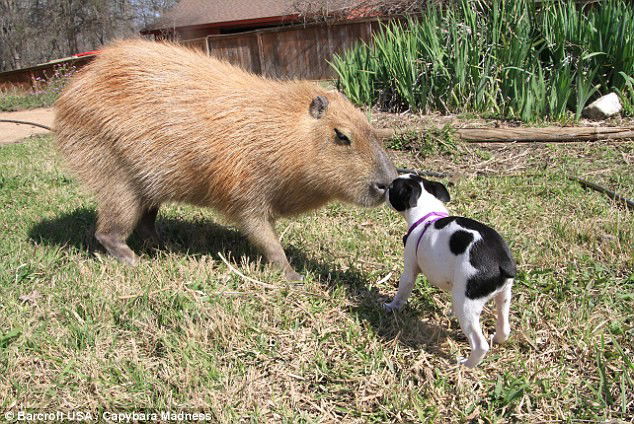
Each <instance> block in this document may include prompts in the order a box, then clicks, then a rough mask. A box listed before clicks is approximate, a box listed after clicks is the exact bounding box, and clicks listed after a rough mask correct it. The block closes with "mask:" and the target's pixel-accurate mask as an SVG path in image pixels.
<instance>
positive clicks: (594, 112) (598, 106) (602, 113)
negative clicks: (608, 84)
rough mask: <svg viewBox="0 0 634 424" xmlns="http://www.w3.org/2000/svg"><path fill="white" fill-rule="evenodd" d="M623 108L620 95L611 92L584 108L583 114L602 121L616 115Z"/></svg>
mask: <svg viewBox="0 0 634 424" xmlns="http://www.w3.org/2000/svg"><path fill="white" fill-rule="evenodd" d="M622 108H623V107H622V106H621V102H620V101H619V96H617V95H616V93H610V94H606V95H605V96H603V97H599V98H598V99H596V100H595V101H594V102H592V103H590V104H589V105H588V106H586V107H585V108H583V111H582V112H581V114H582V115H583V116H584V117H585V118H588V119H594V120H595V121H600V120H602V119H606V118H609V117H610V116H614V115H616V114H617V113H619V112H620V111H621V109H622Z"/></svg>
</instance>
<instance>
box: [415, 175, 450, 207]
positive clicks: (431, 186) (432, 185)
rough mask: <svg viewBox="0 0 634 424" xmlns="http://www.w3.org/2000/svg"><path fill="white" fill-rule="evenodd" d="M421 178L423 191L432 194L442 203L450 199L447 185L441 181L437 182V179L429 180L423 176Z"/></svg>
mask: <svg viewBox="0 0 634 424" xmlns="http://www.w3.org/2000/svg"><path fill="white" fill-rule="evenodd" d="M421 180H422V181H423V187H425V191H427V192H428V193H429V194H431V195H433V196H434V197H435V198H436V199H438V200H440V201H441V202H443V203H447V202H448V201H449V200H450V197H449V191H447V187H445V186H444V185H442V183H439V182H438V181H429V180H426V179H424V178H421Z"/></svg>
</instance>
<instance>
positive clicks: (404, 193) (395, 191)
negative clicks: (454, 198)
mask: <svg viewBox="0 0 634 424" xmlns="http://www.w3.org/2000/svg"><path fill="white" fill-rule="evenodd" d="M428 196H429V197H434V198H436V199H438V200H440V201H441V202H448V201H449V199H450V197H449V192H448V191H447V188H446V187H445V186H444V185H442V184H441V183H439V182H436V181H429V180H426V179H424V178H421V177H420V176H418V175H416V174H405V175H401V176H399V177H398V178H396V179H395V180H394V181H392V184H390V187H389V188H388V190H387V193H386V198H387V201H388V203H389V204H390V206H392V207H393V208H394V209H396V210H397V211H398V212H403V211H405V210H407V209H411V208H415V207H416V206H417V205H418V203H419V201H422V202H425V200H426V199H425V198H426V197H428Z"/></svg>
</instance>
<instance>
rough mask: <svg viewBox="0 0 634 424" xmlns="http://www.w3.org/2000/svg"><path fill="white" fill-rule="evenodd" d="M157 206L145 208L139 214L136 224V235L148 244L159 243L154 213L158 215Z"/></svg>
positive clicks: (155, 244)
mask: <svg viewBox="0 0 634 424" xmlns="http://www.w3.org/2000/svg"><path fill="white" fill-rule="evenodd" d="M158 211H159V208H158V206H152V207H149V208H146V209H145V210H144V211H143V213H142V214H141V219H139V223H138V224H137V226H136V233H137V235H138V236H139V237H140V238H141V240H143V243H144V244H146V245H148V246H157V245H158V244H159V235H158V232H157V231H156V225H155V222H156V215H158Z"/></svg>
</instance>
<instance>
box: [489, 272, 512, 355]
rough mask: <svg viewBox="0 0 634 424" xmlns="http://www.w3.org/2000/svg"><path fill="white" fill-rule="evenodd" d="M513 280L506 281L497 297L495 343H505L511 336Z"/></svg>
mask: <svg viewBox="0 0 634 424" xmlns="http://www.w3.org/2000/svg"><path fill="white" fill-rule="evenodd" d="M512 285H513V279H512V278H509V279H508V280H506V284H505V285H504V287H503V288H502V290H501V291H500V292H499V293H498V294H496V295H495V309H496V315H497V321H496V324H495V335H494V336H493V342H494V343H504V342H505V341H506V340H507V339H508V338H509V335H510V334H511V324H510V322H509V311H510V309H511V286H512Z"/></svg>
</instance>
